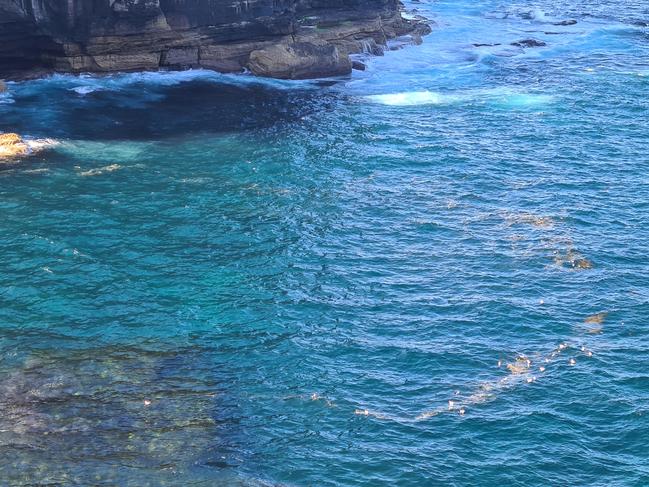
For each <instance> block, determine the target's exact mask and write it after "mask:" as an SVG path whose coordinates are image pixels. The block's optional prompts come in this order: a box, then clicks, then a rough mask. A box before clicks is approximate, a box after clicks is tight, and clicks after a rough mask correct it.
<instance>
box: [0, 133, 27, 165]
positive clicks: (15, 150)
mask: <svg viewBox="0 0 649 487" xmlns="http://www.w3.org/2000/svg"><path fill="white" fill-rule="evenodd" d="M28 154H29V146H28V145H27V144H26V143H25V141H24V140H23V139H22V138H21V137H20V135H18V134H13V133H8V134H0V161H1V160H2V159H11V158H14V157H20V156H26V155H28Z"/></svg>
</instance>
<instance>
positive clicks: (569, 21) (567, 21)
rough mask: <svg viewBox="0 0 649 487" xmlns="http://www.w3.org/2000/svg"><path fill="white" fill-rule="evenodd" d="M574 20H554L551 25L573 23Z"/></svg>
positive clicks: (574, 22)
mask: <svg viewBox="0 0 649 487" xmlns="http://www.w3.org/2000/svg"><path fill="white" fill-rule="evenodd" d="M576 23H577V21H576V20H562V21H561V22H554V23H553V24H552V25H575V24H576Z"/></svg>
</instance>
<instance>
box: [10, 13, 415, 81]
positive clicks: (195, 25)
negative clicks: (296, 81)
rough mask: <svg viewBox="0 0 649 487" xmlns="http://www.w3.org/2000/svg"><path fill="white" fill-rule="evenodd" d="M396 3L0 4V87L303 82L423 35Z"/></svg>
mask: <svg viewBox="0 0 649 487" xmlns="http://www.w3.org/2000/svg"><path fill="white" fill-rule="evenodd" d="M425 31H426V27H424V26H423V25H422V24H420V23H413V22H410V21H406V20H404V19H402V18H401V16H400V14H399V8H398V3H397V0H0V78H2V77H5V78H7V77H9V78H11V77H23V76H25V75H27V74H28V73H38V72H48V71H61V72H111V71H129V70H153V69H159V68H170V69H183V68H190V67H205V68H210V69H215V70H217V71H223V72H236V71H241V70H243V69H245V68H248V69H250V70H251V71H253V72H254V73H255V74H260V75H265V76H274V77H281V78H305V77H313V76H327V75H337V74H344V73H347V72H349V71H350V70H351V61H350V60H349V54H350V53H355V52H362V51H370V52H373V53H375V54H377V53H380V52H381V48H380V46H381V45H383V44H384V43H385V42H386V40H387V39H388V38H391V37H396V36H399V35H403V34H406V33H414V35H415V38H417V37H418V36H419V35H420V34H422V33H425Z"/></svg>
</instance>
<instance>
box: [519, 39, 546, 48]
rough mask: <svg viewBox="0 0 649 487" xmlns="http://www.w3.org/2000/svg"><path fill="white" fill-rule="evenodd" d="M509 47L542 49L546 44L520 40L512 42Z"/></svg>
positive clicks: (534, 40) (533, 40)
mask: <svg viewBox="0 0 649 487" xmlns="http://www.w3.org/2000/svg"><path fill="white" fill-rule="evenodd" d="M511 45H512V46H517V47H543V46H545V45H546V44H545V42H543V41H538V40H536V39H522V40H520V41H516V42H512V44H511Z"/></svg>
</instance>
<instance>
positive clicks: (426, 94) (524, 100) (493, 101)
mask: <svg viewBox="0 0 649 487" xmlns="http://www.w3.org/2000/svg"><path fill="white" fill-rule="evenodd" d="M363 98H364V100H366V101H368V102H370V103H374V104H379V105H387V106H397V107H410V106H422V105H449V104H456V103H488V104H490V105H495V106H498V107H505V108H507V107H509V108H524V107H536V106H541V105H547V104H551V103H553V102H554V101H555V97H554V96H552V95H547V94H543V93H525V92H515V91H512V90H507V89H490V90H474V91H469V92H465V93H449V94H446V93H439V92H435V91H405V92H397V93H386V94H377V95H367V96H365V97H363Z"/></svg>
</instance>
